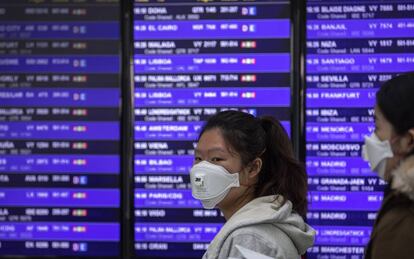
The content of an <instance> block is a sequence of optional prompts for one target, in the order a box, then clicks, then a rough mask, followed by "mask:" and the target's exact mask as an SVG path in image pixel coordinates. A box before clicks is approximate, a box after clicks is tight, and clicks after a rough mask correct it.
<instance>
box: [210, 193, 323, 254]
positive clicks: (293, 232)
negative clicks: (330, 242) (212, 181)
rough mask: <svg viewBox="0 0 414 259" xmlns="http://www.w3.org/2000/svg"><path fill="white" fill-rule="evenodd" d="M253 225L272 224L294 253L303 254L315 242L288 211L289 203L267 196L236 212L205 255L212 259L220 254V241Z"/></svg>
mask: <svg viewBox="0 0 414 259" xmlns="http://www.w3.org/2000/svg"><path fill="white" fill-rule="evenodd" d="M256 224H272V225H274V226H275V227H277V228H279V229H280V230H282V231H283V232H284V233H285V234H286V235H287V236H288V237H289V238H290V239H291V240H292V242H293V244H294V245H295V247H296V249H297V251H298V254H304V253H305V252H306V250H307V249H308V248H310V247H311V246H313V243H314V240H315V230H314V229H313V228H312V227H310V226H309V225H308V224H306V223H305V222H304V220H303V219H302V217H301V216H299V214H297V213H293V212H292V203H291V202H290V201H286V202H285V203H283V197H282V196H280V195H271V196H265V197H259V198H256V199H254V200H252V201H250V202H249V203H247V204H246V205H245V206H243V207H242V208H241V209H239V210H238V211H237V212H236V213H235V214H234V215H233V216H232V217H231V218H230V219H229V220H228V221H227V222H226V224H225V225H224V226H223V227H222V229H221V230H220V232H219V233H218V234H217V235H216V237H215V238H214V240H213V241H212V242H211V244H210V247H209V256H211V257H212V258H215V257H216V256H217V255H218V254H219V253H220V249H221V247H222V244H223V242H224V241H225V240H226V238H227V237H228V236H229V235H230V234H231V233H232V232H233V231H235V230H236V229H239V228H243V227H246V226H251V225H256ZM275 242H277V240H275Z"/></svg>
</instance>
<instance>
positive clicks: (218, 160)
mask: <svg viewBox="0 0 414 259" xmlns="http://www.w3.org/2000/svg"><path fill="white" fill-rule="evenodd" d="M211 161H212V162H220V161H223V159H222V158H219V157H213V158H212V159H211Z"/></svg>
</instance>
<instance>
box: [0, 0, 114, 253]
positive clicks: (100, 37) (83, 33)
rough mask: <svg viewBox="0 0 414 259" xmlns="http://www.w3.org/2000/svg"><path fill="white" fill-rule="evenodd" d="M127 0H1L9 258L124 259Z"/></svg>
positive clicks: (1, 169) (2, 158)
mask: <svg viewBox="0 0 414 259" xmlns="http://www.w3.org/2000/svg"><path fill="white" fill-rule="evenodd" d="M119 13H120V10H119V3H118V1H115V0H113V1H111V0H108V1H100V0H85V1H76V0H68V1H54V0H43V1H30V0H13V1H6V0H2V1H0V256H4V255H10V256H76V257H82V256H97V257H99V258H102V257H106V256H119V254H120V248H119V247H120V245H119V240H120V224H119V220H120V189H119V187H120V185H119V182H120V179H119V178H120V177H119V175H120V163H119V160H120V158H119V152H120V145H119V136H120V132H119V130H120V125H119V119H120V108H119V107H120V49H121V48H120V41H119V39H120V29H119V28H120V23H119Z"/></svg>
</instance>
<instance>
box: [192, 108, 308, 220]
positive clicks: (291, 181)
mask: <svg viewBox="0 0 414 259" xmlns="http://www.w3.org/2000/svg"><path fill="white" fill-rule="evenodd" d="M215 128H218V129H219V130H220V131H221V133H222V135H223V138H224V140H225V141H226V142H227V143H228V144H229V146H230V147H231V148H232V150H233V151H235V152H237V153H238V154H239V155H240V157H241V161H242V164H243V166H247V165H248V164H249V163H250V162H252V161H253V160H254V159H255V158H257V157H260V158H261V159H262V161H263V165H262V169H261V171H260V172H259V175H258V181H257V183H256V185H255V186H254V196H255V198H257V197H261V196H267V195H274V194H280V195H282V196H283V197H284V199H285V200H290V201H291V202H292V204H293V210H295V211H296V212H297V213H298V214H300V215H301V216H303V217H304V216H305V214H306V208H307V176H306V171H305V169H304V166H303V165H302V164H301V163H300V162H299V161H298V160H297V159H296V158H295V155H294V153H293V149H292V145H291V142H290V140H289V137H288V135H287V133H286V131H285V129H284V128H283V126H282V125H281V124H280V122H279V121H278V120H276V119H275V118H273V117H271V116H264V117H261V118H256V117H254V116H253V115H251V114H248V113H244V112H240V111H233V110H229V111H224V112H219V113H217V114H216V115H214V116H212V117H211V118H210V119H209V120H208V121H207V123H206V124H205V125H204V127H203V129H202V131H201V133H200V137H201V135H203V133H204V132H205V131H208V130H210V129H215Z"/></svg>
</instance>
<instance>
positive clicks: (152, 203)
mask: <svg viewBox="0 0 414 259" xmlns="http://www.w3.org/2000/svg"><path fill="white" fill-rule="evenodd" d="M157 2H158V1H152V0H150V1H139V0H136V1H135V4H134V9H133V14H134V26H133V28H134V31H133V33H134V70H135V74H134V84H135V98H134V99H135V125H134V126H135V165H134V166H135V197H134V200H135V211H134V213H135V229H134V232H135V251H136V253H135V254H136V256H138V257H141V258H148V257H166V256H170V257H171V256H175V257H177V258H189V257H193V258H200V257H201V256H202V254H203V253H204V251H205V250H206V248H207V245H208V244H209V242H210V241H211V240H212V239H213V238H214V236H215V235H216V234H217V232H218V231H219V230H220V228H221V226H222V224H223V222H224V219H223V218H222V216H221V214H220V212H219V211H218V210H205V209H203V208H202V206H201V204H200V202H199V201H196V200H194V199H193V198H192V197H191V190H190V184H189V182H190V181H189V170H190V168H191V166H192V164H193V160H194V157H193V149H194V145H195V144H196V140H197V137H198V133H199V131H200V128H201V127H202V125H203V122H204V121H205V120H206V119H207V118H208V117H209V116H211V115H213V114H215V113H217V112H218V111H221V110H225V109H236V110H242V111H245V112H249V113H251V114H254V115H257V116H260V115H265V114H267V115H273V116H275V117H276V118H278V119H279V120H281V121H282V122H283V124H284V125H285V127H286V128H287V129H288V131H290V6H289V3H288V1H249V2H245V1H232V2H231V3H230V2H228V1H205V3H201V2H198V3H196V1H164V2H163V3H162V4H159V3H157Z"/></svg>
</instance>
